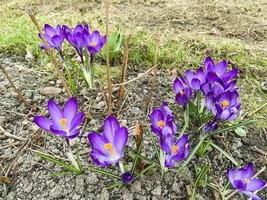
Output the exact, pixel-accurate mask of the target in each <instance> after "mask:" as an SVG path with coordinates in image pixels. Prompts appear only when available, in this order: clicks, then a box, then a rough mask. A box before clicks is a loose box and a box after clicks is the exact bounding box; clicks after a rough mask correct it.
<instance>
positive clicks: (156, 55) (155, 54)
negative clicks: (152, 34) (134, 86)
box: [146, 41, 158, 110]
mask: <svg viewBox="0 0 267 200" xmlns="http://www.w3.org/2000/svg"><path fill="white" fill-rule="evenodd" d="M157 62H158V42H157V41H156V44H155V51H154V61H153V65H154V66H157ZM157 72H158V68H157V67H155V68H154V70H153V79H152V82H151V88H150V94H149V96H148V98H147V100H146V110H147V108H148V105H149V103H150V101H151V99H152V96H153V91H154V88H155V86H156V82H157Z"/></svg>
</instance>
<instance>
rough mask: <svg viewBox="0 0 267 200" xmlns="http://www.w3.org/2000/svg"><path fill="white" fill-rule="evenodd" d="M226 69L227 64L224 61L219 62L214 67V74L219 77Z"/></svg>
mask: <svg viewBox="0 0 267 200" xmlns="http://www.w3.org/2000/svg"><path fill="white" fill-rule="evenodd" d="M226 67H227V62H226V61H225V60H222V61H221V62H219V63H218V64H217V66H216V67H215V72H216V74H217V75H218V76H219V77H221V76H222V75H223V73H224V71H225V69H226Z"/></svg>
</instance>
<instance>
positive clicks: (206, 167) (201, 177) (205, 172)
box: [195, 165, 209, 187]
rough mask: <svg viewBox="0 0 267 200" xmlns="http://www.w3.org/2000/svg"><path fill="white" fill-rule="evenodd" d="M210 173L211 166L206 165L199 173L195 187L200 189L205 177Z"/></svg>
mask: <svg viewBox="0 0 267 200" xmlns="http://www.w3.org/2000/svg"><path fill="white" fill-rule="evenodd" d="M208 171H209V166H208V165H204V166H203V167H202V168H201V170H200V171H199V172H198V173H197V178H196V181H195V187H199V186H200V185H201V183H202V181H203V180H204V178H205V176H206V175H207V173H208Z"/></svg>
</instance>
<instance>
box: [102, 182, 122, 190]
mask: <svg viewBox="0 0 267 200" xmlns="http://www.w3.org/2000/svg"><path fill="white" fill-rule="evenodd" d="M122 185H123V184H122V183H112V184H110V185H108V186H107V187H106V189H107V190H110V189H113V188H115V187H121V186H122Z"/></svg>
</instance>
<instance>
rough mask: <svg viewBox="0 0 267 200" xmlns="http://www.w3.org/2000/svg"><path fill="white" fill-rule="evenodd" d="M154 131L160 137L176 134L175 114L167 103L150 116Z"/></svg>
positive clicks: (163, 103)
mask: <svg viewBox="0 0 267 200" xmlns="http://www.w3.org/2000/svg"><path fill="white" fill-rule="evenodd" d="M149 118H150V121H151V129H152V131H153V132H154V133H155V134H156V135H157V136H159V137H163V136H166V135H173V134H175V132H176V125H175V123H174V117H173V114H172V112H171V110H170V108H169V107H168V104H167V103H166V102H162V105H161V107H160V108H155V109H154V110H153V111H152V113H151V114H150V116H149Z"/></svg>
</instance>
